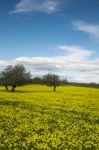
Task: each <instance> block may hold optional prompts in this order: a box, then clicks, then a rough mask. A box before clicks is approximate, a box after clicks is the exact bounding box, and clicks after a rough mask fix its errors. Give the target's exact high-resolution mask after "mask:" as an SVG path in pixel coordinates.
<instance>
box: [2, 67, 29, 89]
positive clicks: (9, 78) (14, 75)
mask: <svg viewBox="0 0 99 150" xmlns="http://www.w3.org/2000/svg"><path fill="white" fill-rule="evenodd" d="M30 81H31V75H30V72H26V69H25V67H24V66H23V65H15V66H8V67H6V68H5V69H4V71H2V72H1V78H0V84H2V85H3V86H5V89H6V91H8V86H12V89H11V91H13V92H14V91H15V88H16V87H17V86H21V85H25V84H28V83H30Z"/></svg>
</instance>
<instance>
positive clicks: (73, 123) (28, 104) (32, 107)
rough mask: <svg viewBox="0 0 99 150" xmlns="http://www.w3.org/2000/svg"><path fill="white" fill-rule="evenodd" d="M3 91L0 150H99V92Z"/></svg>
mask: <svg viewBox="0 0 99 150" xmlns="http://www.w3.org/2000/svg"><path fill="white" fill-rule="evenodd" d="M0 89H1V91H0V150H32V149H33V150H98V149H99V90H98V89H93V88H82V87H72V86H71V87H69V86H67V87H61V86H60V87H58V88H57V92H56V93H54V92H51V89H50V87H47V86H40V85H33V86H31V85H29V86H24V87H18V88H17V90H16V93H10V92H5V91H3V88H2V87H1V88H0Z"/></svg>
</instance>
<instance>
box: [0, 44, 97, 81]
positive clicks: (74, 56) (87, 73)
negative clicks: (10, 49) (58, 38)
mask: <svg viewBox="0 0 99 150" xmlns="http://www.w3.org/2000/svg"><path fill="white" fill-rule="evenodd" d="M55 49H57V50H59V51H60V52H61V54H62V55H61V56H58V55H57V56H55V57H19V58H16V59H14V60H10V61H7V60H2V61H0V66H1V67H3V68H4V67H5V66H7V65H10V64H11V65H15V64H23V65H25V66H26V67H27V68H28V69H30V70H31V71H32V73H33V74H38V75H40V74H45V73H48V72H52V73H56V74H59V75H61V76H66V77H68V79H70V80H71V81H79V82H99V59H95V60H91V59H90V56H92V55H93V52H92V51H91V50H88V49H84V48H82V47H80V46H75V45H73V46H68V45H58V46H55Z"/></svg>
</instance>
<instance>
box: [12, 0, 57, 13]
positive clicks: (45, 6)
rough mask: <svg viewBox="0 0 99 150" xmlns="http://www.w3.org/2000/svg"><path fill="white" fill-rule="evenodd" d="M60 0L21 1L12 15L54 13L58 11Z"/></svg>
mask: <svg viewBox="0 0 99 150" xmlns="http://www.w3.org/2000/svg"><path fill="white" fill-rule="evenodd" d="M58 6H59V0H20V2H19V3H18V4H16V6H15V9H14V10H13V11H11V12H10V13H24V12H31V11H35V12H44V13H48V14H50V13H54V12H56V11H58Z"/></svg>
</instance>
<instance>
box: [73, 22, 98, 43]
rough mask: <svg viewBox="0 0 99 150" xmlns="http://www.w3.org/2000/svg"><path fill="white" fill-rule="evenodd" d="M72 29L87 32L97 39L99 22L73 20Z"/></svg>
mask: <svg viewBox="0 0 99 150" xmlns="http://www.w3.org/2000/svg"><path fill="white" fill-rule="evenodd" d="M72 25H73V29H74V30H78V31H82V32H85V33H88V34H89V35H90V36H91V38H93V39H95V40H98V41H99V24H98V25H95V24H90V23H86V22H84V21H73V22H72Z"/></svg>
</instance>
